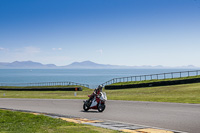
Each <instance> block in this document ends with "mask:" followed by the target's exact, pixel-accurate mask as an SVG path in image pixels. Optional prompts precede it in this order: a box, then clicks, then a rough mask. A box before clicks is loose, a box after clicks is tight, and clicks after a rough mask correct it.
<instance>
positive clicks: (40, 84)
mask: <svg viewBox="0 0 200 133" xmlns="http://www.w3.org/2000/svg"><path fill="white" fill-rule="evenodd" d="M69 85H78V86H84V87H88V88H89V85H88V84H81V83H75V82H39V83H0V86H19V87H26V86H69Z"/></svg>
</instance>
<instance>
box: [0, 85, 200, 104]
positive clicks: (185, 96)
mask: <svg viewBox="0 0 200 133" xmlns="http://www.w3.org/2000/svg"><path fill="white" fill-rule="evenodd" d="M74 92H75V91H0V98H42V99H88V97H87V95H89V94H91V93H92V92H93V90H90V89H85V90H84V91H77V92H76V94H77V95H76V96H74ZM105 92H106V93H107V97H108V100H129V101H153V102H176V103H197V104H200V83H192V84H181V85H170V86H160V87H144V88H134V89H120V90H105Z"/></svg>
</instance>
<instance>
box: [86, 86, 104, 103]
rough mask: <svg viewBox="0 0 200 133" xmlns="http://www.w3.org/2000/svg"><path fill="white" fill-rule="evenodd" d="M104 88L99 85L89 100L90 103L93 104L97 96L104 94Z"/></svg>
mask: <svg viewBox="0 0 200 133" xmlns="http://www.w3.org/2000/svg"><path fill="white" fill-rule="evenodd" d="M102 89H103V86H102V85H99V86H98V87H97V88H96V89H95V90H94V92H93V93H92V95H90V98H89V99H88V103H91V102H92V100H93V99H94V97H95V96H98V95H99V94H100V92H102Z"/></svg>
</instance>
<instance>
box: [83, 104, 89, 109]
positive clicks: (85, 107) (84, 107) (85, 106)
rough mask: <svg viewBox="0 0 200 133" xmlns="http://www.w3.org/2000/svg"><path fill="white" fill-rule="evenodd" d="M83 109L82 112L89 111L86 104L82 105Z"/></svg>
mask: <svg viewBox="0 0 200 133" xmlns="http://www.w3.org/2000/svg"><path fill="white" fill-rule="evenodd" d="M83 109H84V111H88V110H89V107H88V106H87V104H86V103H84V104H83Z"/></svg>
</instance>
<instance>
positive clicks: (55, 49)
mask: <svg viewBox="0 0 200 133" xmlns="http://www.w3.org/2000/svg"><path fill="white" fill-rule="evenodd" d="M52 50H54V51H57V50H59V51H60V50H62V48H52Z"/></svg>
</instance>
